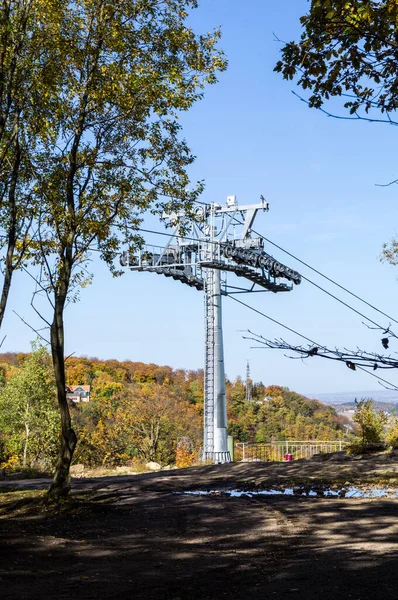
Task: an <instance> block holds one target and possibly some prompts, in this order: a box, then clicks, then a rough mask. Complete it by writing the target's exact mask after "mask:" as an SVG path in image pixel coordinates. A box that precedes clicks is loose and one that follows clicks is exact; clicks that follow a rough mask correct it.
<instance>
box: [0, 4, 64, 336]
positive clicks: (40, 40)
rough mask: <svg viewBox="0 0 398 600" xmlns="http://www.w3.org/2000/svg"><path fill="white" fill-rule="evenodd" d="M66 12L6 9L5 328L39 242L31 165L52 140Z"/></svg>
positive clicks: (0, 219) (2, 144)
mask: <svg viewBox="0 0 398 600" xmlns="http://www.w3.org/2000/svg"><path fill="white" fill-rule="evenodd" d="M60 7H61V5H60V3H59V2H58V1H56V0H49V1H48V2H43V0H4V1H3V2H1V3H0V248H1V250H2V251H3V253H2V256H1V257H0V263H1V266H2V270H3V275H4V278H3V283H2V288H1V291H0V327H1V325H2V322H3V319H4V314H5V310H6V305H7V300H8V296H9V291H10V287H11V281H12V277H13V273H14V271H15V270H16V269H17V268H19V267H20V266H21V264H22V263H23V261H24V259H25V256H26V250H27V248H28V246H29V242H30V241H31V239H32V237H33V236H34V234H33V232H32V223H33V221H34V219H35V205H34V203H33V194H32V188H33V185H34V179H35V178H34V175H33V173H32V164H31V163H32V156H33V155H34V153H35V150H36V147H37V144H38V143H39V140H40V139H45V138H46V135H47V123H48V115H49V113H51V112H52V109H53V99H54V93H55V91H56V88H57V84H58V80H59V75H60V72H61V70H60V65H61V63H60V60H59V58H60V54H59V53H58V52H56V51H55V45H54V39H53V38H54V33H55V32H56V30H57V26H58V23H59V16H60ZM61 12H62V10H61ZM49 46H51V48H52V52H51V53H50V52H49Z"/></svg>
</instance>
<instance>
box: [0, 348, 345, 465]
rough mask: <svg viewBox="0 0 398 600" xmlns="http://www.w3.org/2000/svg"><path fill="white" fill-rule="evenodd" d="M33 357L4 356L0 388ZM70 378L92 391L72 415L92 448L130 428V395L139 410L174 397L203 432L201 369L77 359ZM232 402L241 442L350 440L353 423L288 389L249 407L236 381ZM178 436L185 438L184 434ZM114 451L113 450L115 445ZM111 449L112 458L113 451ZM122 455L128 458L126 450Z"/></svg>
mask: <svg viewBox="0 0 398 600" xmlns="http://www.w3.org/2000/svg"><path fill="white" fill-rule="evenodd" d="M27 356H28V355H27V354H23V353H19V354H12V353H6V354H0V385H1V383H3V384H6V383H7V382H8V381H9V380H10V378H12V377H13V375H14V374H15V373H17V372H18V371H19V370H20V369H21V368H23V365H24V363H25V361H26V358H27ZM66 372H67V373H66V376H67V384H68V385H84V384H86V385H90V386H91V400H90V402H89V403H88V405H87V406H86V407H82V406H76V407H73V410H72V412H73V416H74V418H75V419H76V422H78V423H79V426H80V427H81V428H82V430H84V432H85V435H86V439H87V440H88V441H89V443H90V444H92V438H93V437H97V438H98V439H101V444H102V445H103V446H104V441H103V440H104V438H107V437H109V439H111V438H112V440H113V435H114V434H113V433H112V431H111V426H112V427H113V430H114V431H117V427H119V425H120V426H121V424H123V427H124V426H125V423H126V420H127V416H126V415H124V416H123V417H122V416H120V423H119V422H117V423H116V422H115V420H117V419H118V417H119V415H121V414H122V409H121V406H122V404H123V403H124V404H123V406H125V404H126V400H125V396H126V395H127V396H128V397H130V396H134V398H135V400H134V402H135V403H136V404H137V402H138V401H137V398H136V397H137V396H140V395H141V396H142V395H144V396H145V397H146V398H150V397H151V395H153V396H154V397H156V398H157V400H158V404H159V406H160V405H161V401H160V402H159V395H163V394H166V396H167V394H169V395H170V394H172V395H173V398H174V399H175V400H176V402H177V405H178V406H179V407H180V408H181V407H182V408H183V409H184V410H186V409H187V407H189V408H190V409H192V411H191V412H190V413H189V414H190V415H191V417H190V418H191V420H192V422H195V423H197V430H200V429H201V425H202V419H203V370H201V369H198V370H192V371H186V370H183V369H173V368H172V367H170V366H159V365H156V364H145V363H141V362H132V361H128V360H126V361H118V360H113V359H109V360H99V359H98V358H87V357H75V356H73V357H70V358H69V359H68V360H67V361H66ZM226 396H227V409H228V425H229V433H230V434H231V435H233V436H234V438H235V439H236V440H237V441H241V442H246V441H250V442H268V441H271V440H272V439H276V440H285V439H297V440H298V439H300V440H306V439H322V440H333V439H339V438H340V439H342V438H343V437H344V434H345V430H344V425H345V424H346V423H347V419H346V418H345V417H344V416H342V415H338V414H337V412H336V410H335V409H334V408H333V407H332V406H327V405H325V404H323V403H322V402H320V401H319V400H312V399H309V398H306V397H305V396H303V395H301V394H298V393H296V392H294V391H291V390H289V389H288V388H286V387H281V386H277V385H272V386H265V385H264V384H263V383H261V382H260V383H254V384H253V386H252V401H251V402H247V401H246V388H245V383H244V382H243V381H242V379H240V378H237V379H236V380H235V381H229V380H227V382H226ZM140 401H142V398H141V400H140ZM151 402H152V401H151ZM177 405H176V406H177ZM159 410H160V408H159ZM188 412H189V411H188ZM184 414H185V413H184ZM176 415H177V413H176ZM129 418H132V417H131V416H130V417H129ZM173 419H174V417H173ZM177 425H178V423H177ZM104 427H105V428H108V429H107V430H106V431H105V430H104V431H102V429H101V428H104ZM132 427H135V425H132ZM176 427H177V426H176ZM176 427H174V425H173V427H171V428H169V429H167V428H166V427H165V429H164V436H165V439H168V438H170V437H172V436H174V442H173V443H174V444H175V440H176V439H178V435H177V434H176V433H174V431H175V430H176ZM177 429H178V427H177ZM178 430H179V431H181V432H182V431H183V428H180V429H178ZM118 435H119V434H118ZM125 435H126V436H127V438H128V439H130V438H131V434H130V433H129V431H126V432H125ZM179 435H180V434H179ZM181 435H182V434H181ZM129 436H130V438H129ZM80 439H82V436H81V437H80ZM196 443H197V445H198V446H199V445H200V443H201V439H199V438H197V439H196V440H195V444H196ZM130 446H131V439H130ZM104 447H105V446H104ZM109 447H110V448H111V447H112V446H111V443H110V444H109ZM80 448H82V442H80ZM106 448H107V450H106V452H108V446H107V447H106ZM124 451H125V450H123V452H124ZM134 451H135V450H134ZM120 452H121V453H122V451H121V450H120ZM126 452H127V451H126ZM109 455H110V456H114V455H115V451H114V448H113V449H112V450H109ZM98 456H100V453H98ZM79 460H80V459H79ZM93 460H94V459H93ZM162 460H164V459H163V458H162Z"/></svg>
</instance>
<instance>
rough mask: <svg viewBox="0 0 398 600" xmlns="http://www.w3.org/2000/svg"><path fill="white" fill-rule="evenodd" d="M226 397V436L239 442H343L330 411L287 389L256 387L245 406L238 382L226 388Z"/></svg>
mask: <svg viewBox="0 0 398 600" xmlns="http://www.w3.org/2000/svg"><path fill="white" fill-rule="evenodd" d="M227 396H228V400H229V402H228V405H229V433H230V434H231V435H233V436H234V437H235V438H236V439H238V440H239V441H242V442H246V441H252V442H254V441H255V442H270V441H272V440H285V439H298V440H310V439H321V440H333V439H341V438H343V435H344V434H343V420H342V418H341V417H339V416H338V415H337V414H336V411H335V410H334V409H333V408H332V407H330V406H325V405H324V404H322V403H321V402H318V401H317V400H309V399H308V398H305V397H304V396H301V395H300V394H297V393H295V392H291V391H290V390H289V389H287V388H283V387H279V386H275V385H273V386H269V387H264V386H263V385H262V384H256V385H254V386H253V400H252V402H251V403H250V404H249V405H248V404H247V402H246V401H245V396H244V386H243V384H242V382H241V381H240V380H238V381H237V382H236V384H235V386H233V387H232V388H231V386H227Z"/></svg>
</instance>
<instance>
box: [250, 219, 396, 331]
mask: <svg viewBox="0 0 398 600" xmlns="http://www.w3.org/2000/svg"><path fill="white" fill-rule="evenodd" d="M252 232H253V233H255V234H256V235H259V236H261V237H262V238H263V239H264V240H265V241H266V242H268V243H269V244H271V245H272V246H275V248H278V250H281V251H282V252H284V253H285V254H287V255H288V256H290V257H291V258H294V260H297V261H298V262H299V263H301V264H302V265H304V266H305V267H307V268H308V269H311V271H314V273H316V274H317V275H320V277H323V278H324V279H326V280H327V281H330V283H332V284H333V285H335V286H337V287H338V288H340V289H341V290H343V291H344V292H346V293H347V294H349V295H350V296H352V297H353V298H356V299H357V300H359V301H360V302H362V303H363V304H366V305H367V306H369V307H370V308H372V309H373V310H375V311H376V312H378V313H380V314H381V315H383V316H384V317H387V319H390V321H394V323H397V324H398V320H397V319H394V317H391V315H388V314H387V313H385V312H384V311H382V310H380V309H379V308H377V306H374V304H371V303H370V302H367V301H366V300H364V299H363V298H361V297H360V296H358V295H357V294H355V293H354V292H351V290H349V289H347V288H346V287H344V286H343V285H341V284H340V283H338V282H337V281H335V280H334V279H332V278H331V277H328V276H327V275H325V274H324V273H322V272H321V271H319V270H318V269H315V267H312V266H311V265H309V264H308V263H306V262H305V261H304V260H301V258H298V256H295V255H294V254H292V253H291V252H289V251H288V250H285V249H284V248H282V246H279V245H278V244H276V243H275V242H273V241H272V240H270V239H269V238H266V237H265V236H264V235H262V234H260V233H258V231H254V229H252ZM302 277H303V279H305V280H306V281H309V283H313V282H312V281H311V280H309V279H307V278H306V277H304V276H303V275H302ZM314 285H315V284H314ZM320 289H322V290H323V288H320ZM323 291H325V290H323Z"/></svg>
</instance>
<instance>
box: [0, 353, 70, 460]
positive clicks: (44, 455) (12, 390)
mask: <svg viewBox="0 0 398 600" xmlns="http://www.w3.org/2000/svg"><path fill="white" fill-rule="evenodd" d="M0 428H1V431H2V433H3V435H4V437H5V441H4V445H5V451H6V454H7V455H14V456H17V457H18V463H19V466H20V467H22V468H24V469H25V468H27V467H28V468H29V467H32V466H35V467H38V466H41V467H44V468H47V469H49V468H51V467H53V465H54V459H55V457H56V451H57V441H58V431H59V412H58V410H57V403H56V394H55V383H54V376H53V372H52V368H51V359H50V356H49V354H48V353H47V351H46V350H45V349H44V348H42V347H40V346H39V347H36V348H34V351H33V352H32V354H30V355H29V356H28V357H27V358H26V360H25V362H24V364H23V366H22V367H21V368H20V369H18V371H16V372H15V373H14V374H13V375H12V376H11V377H10V379H9V380H8V381H7V382H6V384H5V385H4V387H2V388H1V389H0Z"/></svg>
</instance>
